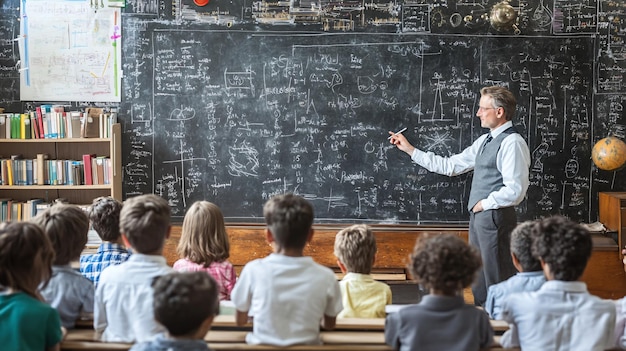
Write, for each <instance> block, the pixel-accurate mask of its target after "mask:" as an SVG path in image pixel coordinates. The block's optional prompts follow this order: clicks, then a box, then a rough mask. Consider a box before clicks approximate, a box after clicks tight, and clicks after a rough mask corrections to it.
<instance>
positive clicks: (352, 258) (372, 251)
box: [335, 224, 376, 274]
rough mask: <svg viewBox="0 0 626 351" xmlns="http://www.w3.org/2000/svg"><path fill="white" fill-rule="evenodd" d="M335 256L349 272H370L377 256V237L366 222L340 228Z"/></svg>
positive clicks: (336, 239) (336, 240) (336, 238)
mask: <svg viewBox="0 0 626 351" xmlns="http://www.w3.org/2000/svg"><path fill="white" fill-rule="evenodd" d="M335 256H337V259H338V260H339V261H340V262H341V264H343V265H344V266H345V268H346V270H347V271H348V272H352V273H361V274H370V273H371V271H372V265H373V264H374V257H375V256H376V237H375V236H374V233H372V230H371V229H370V228H369V227H368V226H367V225H364V224H357V225H353V226H351V227H348V228H344V229H342V230H340V231H339V232H338V233H337V235H336V236H335Z"/></svg>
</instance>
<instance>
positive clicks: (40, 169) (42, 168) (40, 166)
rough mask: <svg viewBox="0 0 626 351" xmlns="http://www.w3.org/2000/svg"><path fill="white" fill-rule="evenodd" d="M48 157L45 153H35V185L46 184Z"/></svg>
mask: <svg viewBox="0 0 626 351" xmlns="http://www.w3.org/2000/svg"><path fill="white" fill-rule="evenodd" d="M47 159H48V155H47V154H37V185H45V184H46V176H45V175H46V174H47V173H48V172H47V169H46V168H47V167H46V160H47Z"/></svg>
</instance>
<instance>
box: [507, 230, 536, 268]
mask: <svg viewBox="0 0 626 351" xmlns="http://www.w3.org/2000/svg"><path fill="white" fill-rule="evenodd" d="M533 225H535V222H534V221H526V222H523V223H520V224H519V225H518V226H517V227H515V229H513V231H512V232H511V254H512V255H515V258H516V259H517V262H519V265H520V268H521V271H523V272H536V271H541V262H539V260H538V259H537V258H535V257H534V256H533V253H532V250H531V246H532V243H533V241H532V236H531V231H532V227H533Z"/></svg>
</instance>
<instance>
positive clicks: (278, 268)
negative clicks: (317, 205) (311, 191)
mask: <svg viewBox="0 0 626 351" xmlns="http://www.w3.org/2000/svg"><path fill="white" fill-rule="evenodd" d="M263 215H264V217H265V222H266V224H267V228H266V230H265V236H266V239H267V241H268V242H269V244H270V245H271V246H272V248H273V250H274V253H272V254H270V255H269V256H267V257H265V258H262V259H257V260H253V261H251V262H248V263H247V264H246V265H245V267H244V268H243V270H242V272H241V275H240V276H239V280H238V281H237V283H236V284H235V288H234V289H233V291H232V294H231V299H232V301H233V303H234V305H235V308H236V309H237V312H236V320H237V324H238V325H243V324H245V323H246V322H247V321H248V316H250V317H254V325H253V329H252V333H249V334H248V335H247V336H246V342H248V343H249V344H269V345H277V346H289V345H294V344H319V343H320V337H319V330H320V322H321V326H322V327H323V328H325V329H332V328H334V326H335V321H336V316H337V314H338V313H339V312H340V311H341V309H342V306H341V291H340V290H339V284H338V283H337V279H336V278H335V274H334V273H333V271H332V270H330V269H329V268H327V267H324V266H322V265H320V264H318V263H315V262H314V261H313V259H312V258H311V257H308V256H304V255H303V251H304V247H305V245H306V243H308V242H309V241H311V238H312V237H313V228H312V225H313V207H312V206H311V204H310V203H309V202H308V201H306V200H305V199H303V198H301V197H299V196H296V195H293V194H287V195H279V196H275V197H273V198H271V199H270V200H268V201H267V203H266V204H265V206H264V207H263Z"/></svg>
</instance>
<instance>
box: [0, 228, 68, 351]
mask: <svg viewBox="0 0 626 351" xmlns="http://www.w3.org/2000/svg"><path fill="white" fill-rule="evenodd" d="M53 260H54V250H53V248H52V244H51V243H50V239H48V238H47V237H46V235H45V234H44V232H43V230H41V228H40V227H39V226H38V225H36V224H34V223H28V222H14V223H9V224H6V225H4V226H3V227H2V229H0V345H2V347H1V348H2V350H4V351H42V350H47V351H55V350H60V349H61V347H60V342H61V340H62V338H63V332H62V329H61V319H60V318H59V313H58V312H57V310H55V309H54V308H52V307H51V306H50V305H48V304H47V303H45V302H43V299H42V297H41V296H40V295H39V292H38V291H37V287H38V286H39V284H40V283H41V282H43V284H44V285H45V283H46V282H47V281H48V279H50V275H51V274H52V271H51V266H52V261H53Z"/></svg>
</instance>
